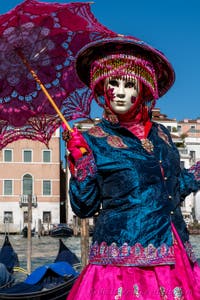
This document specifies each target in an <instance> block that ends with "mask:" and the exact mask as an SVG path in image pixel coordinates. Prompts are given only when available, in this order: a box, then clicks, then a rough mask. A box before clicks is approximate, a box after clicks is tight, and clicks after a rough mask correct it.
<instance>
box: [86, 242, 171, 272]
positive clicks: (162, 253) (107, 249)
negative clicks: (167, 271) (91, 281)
mask: <svg viewBox="0 0 200 300" xmlns="http://www.w3.org/2000/svg"><path fill="white" fill-rule="evenodd" d="M89 260H90V263H91V264H101V265H117V266H153V265H163V264H174V263H175V257H174V247H173V246H167V245H166V244H162V245H161V246H160V247H158V248H156V247H155V246H153V245H152V244H149V245H148V246H147V247H143V246H142V245H141V244H139V243H137V244H135V245H134V246H129V245H128V244H127V243H124V244H123V245H122V246H120V247H118V246H117V244H116V243H112V244H111V245H107V243H106V242H102V243H101V244H100V245H98V243H97V242H95V243H94V244H93V245H91V247H90V256H89Z"/></svg>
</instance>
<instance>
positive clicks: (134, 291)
mask: <svg viewBox="0 0 200 300" xmlns="http://www.w3.org/2000/svg"><path fill="white" fill-rule="evenodd" d="M133 294H134V296H135V297H136V298H139V297H140V292H139V286H138V285H137V284H134V286H133Z"/></svg>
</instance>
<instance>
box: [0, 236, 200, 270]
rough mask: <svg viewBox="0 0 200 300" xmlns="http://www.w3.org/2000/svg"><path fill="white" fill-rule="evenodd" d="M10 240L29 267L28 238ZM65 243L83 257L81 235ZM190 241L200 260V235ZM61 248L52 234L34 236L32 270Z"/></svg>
mask: <svg viewBox="0 0 200 300" xmlns="http://www.w3.org/2000/svg"><path fill="white" fill-rule="evenodd" d="M9 240H10V242H11V244H12V246H13V248H14V249H15V251H16V252H17V254H18V258H19V262H20V266H21V267H22V268H24V269H27V238H24V237H22V236H21V235H9ZM62 241H63V242H64V244H65V245H66V246H67V247H68V248H69V249H70V250H71V251H72V252H74V253H75V254H76V255H77V256H78V257H79V258H81V247H80V237H69V238H65V237H63V238H62ZM3 242H4V235H3V234H2V235H0V248H1V246H2V245H3ZM190 242H191V244H192V245H193V249H194V252H195V254H196V257H197V258H198V261H199V262H200V235H191V236H190ZM58 249H59V239H58V238H53V237H50V236H43V237H40V238H38V236H37V235H36V236H34V237H32V255H31V269H32V271H33V270H34V269H35V268H36V267H38V266H41V265H43V264H48V263H52V262H53V261H54V259H55V258H56V255H57V253H58Z"/></svg>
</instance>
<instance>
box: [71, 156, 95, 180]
mask: <svg viewBox="0 0 200 300" xmlns="http://www.w3.org/2000/svg"><path fill="white" fill-rule="evenodd" d="M69 168H70V172H71V174H72V175H73V176H74V177H75V178H76V179H77V180H78V181H83V180H85V178H86V177H87V176H91V177H94V176H95V174H96V172H97V168H96V164H95V160H94V157H93V154H92V152H91V153H88V154H86V155H84V156H83V157H81V158H80V159H78V160H77V161H76V163H75V165H74V164H73V163H72V162H71V161H70V160H69Z"/></svg>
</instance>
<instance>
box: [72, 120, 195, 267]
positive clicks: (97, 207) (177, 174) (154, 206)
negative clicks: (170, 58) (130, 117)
mask: <svg viewBox="0 0 200 300" xmlns="http://www.w3.org/2000/svg"><path fill="white" fill-rule="evenodd" d="M83 134H84V137H85V139H86V141H87V143H88V145H89V147H90V149H91V153H90V154H88V155H86V156H84V157H82V158H81V159H79V161H78V162H77V163H76V168H75V170H76V172H75V173H74V174H72V176H71V179H70V200H71V205H72V209H73V211H74V212H75V214H77V215H78V216H79V217H81V218H85V217H91V216H93V215H94V214H95V213H97V212H98V218H97V221H96V225H95V230H94V235H93V242H92V245H91V249H90V263H94V264H114V265H135V266H145V265H159V264H173V263H174V249H173V234H172V223H173V224H174V226H175V228H176V230H177V231H178V233H179V235H180V237H181V239H182V241H183V243H184V244H185V245H186V246H187V247H186V248H187V249H189V250H191V249H190V247H189V246H188V245H189V237H188V231H187V228H186V225H185V222H184V220H183V217H182V214H181V210H180V203H181V200H184V198H185V197H186V196H187V195H188V194H190V193H191V192H196V191H197V190H198V189H199V188H200V183H199V182H197V181H196V180H195V178H194V175H193V174H191V173H189V172H188V171H187V170H186V169H183V170H181V168H180V158H179V153H178V150H177V148H176V146H175V145H174V144H173V142H172V140H171V136H170V134H169V132H168V130H167V129H166V128H165V127H164V126H163V125H160V124H157V123H153V126H152V128H151V130H150V132H149V135H148V139H149V140H150V141H151V142H152V144H153V151H151V152H149V151H147V150H145V149H144V148H143V146H142V143H141V141H140V140H139V139H138V138H137V137H136V136H135V135H133V134H132V133H131V132H130V131H128V130H127V129H126V128H123V127H120V125H119V124H112V123H110V122H109V121H107V120H105V119H102V121H101V122H100V123H99V124H98V125H96V126H94V127H92V128H91V129H90V130H89V131H88V132H84V133H83ZM190 256H192V253H190Z"/></svg>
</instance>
